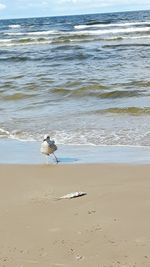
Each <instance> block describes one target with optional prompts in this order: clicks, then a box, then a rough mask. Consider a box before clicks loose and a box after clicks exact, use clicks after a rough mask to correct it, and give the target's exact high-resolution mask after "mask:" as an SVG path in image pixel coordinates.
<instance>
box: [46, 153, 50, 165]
mask: <svg viewBox="0 0 150 267" xmlns="http://www.w3.org/2000/svg"><path fill="white" fill-rule="evenodd" d="M46 163H47V164H48V163H49V162H48V155H46Z"/></svg>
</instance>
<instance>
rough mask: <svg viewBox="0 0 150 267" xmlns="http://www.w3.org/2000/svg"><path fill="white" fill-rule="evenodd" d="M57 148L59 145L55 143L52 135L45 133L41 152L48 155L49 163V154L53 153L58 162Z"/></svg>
mask: <svg viewBox="0 0 150 267" xmlns="http://www.w3.org/2000/svg"><path fill="white" fill-rule="evenodd" d="M56 150H57V146H56V145H55V141H54V140H51V139H50V136H49V135H48V134H45V135H44V139H43V142H42V144H41V149H40V151H41V153H42V154H44V155H46V156H47V163H48V156H49V155H50V154H53V156H54V157H55V160H56V163H58V162H59V160H58V159H57V157H56V156H55V154H54V152H55V151H56Z"/></svg>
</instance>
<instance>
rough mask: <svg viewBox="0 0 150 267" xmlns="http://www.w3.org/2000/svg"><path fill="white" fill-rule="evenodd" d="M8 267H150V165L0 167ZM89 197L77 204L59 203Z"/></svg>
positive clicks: (2, 261) (1, 243) (0, 227)
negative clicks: (73, 194)
mask: <svg viewBox="0 0 150 267" xmlns="http://www.w3.org/2000/svg"><path fill="white" fill-rule="evenodd" d="M0 173H1V175H0V183H1V187H0V195H1V201H0V218H1V224H0V232H1V240H0V247H1V257H0V265H2V266H7V267H11V266H25V267H32V266H37V267H41V266H43V267H54V266H64V267H69V266H72V267H76V266H82V267H91V266H95V267H96V266H105V267H110V266H112V267H122V266H125V267H133V266H136V267H141V266H142V267H148V266H149V265H150V257H149V251H150V232H149V225H150V213H149V207H150V202H149V188H150V179H149V173H150V165H131V164H72V165H71V164H68V165H36V164H35V165H31V164H30V165H20V164H12V165H10V164H6V165H5V164H4V165H2V164H1V165H0ZM76 191H83V192H86V193H87V195H85V196H83V197H79V198H74V199H71V200H70V199H61V200H59V201H57V199H58V198H59V197H61V196H63V195H65V194H68V193H71V192H76Z"/></svg>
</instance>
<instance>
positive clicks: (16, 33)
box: [5, 30, 60, 36]
mask: <svg viewBox="0 0 150 267" xmlns="http://www.w3.org/2000/svg"><path fill="white" fill-rule="evenodd" d="M59 33H60V32H59V31H55V30H51V31H39V32H8V33H5V35H8V36H11V35H12V36H20V35H25V36H28V35H29V36H31V35H37V36H40V35H51V34H54V35H55V34H59Z"/></svg>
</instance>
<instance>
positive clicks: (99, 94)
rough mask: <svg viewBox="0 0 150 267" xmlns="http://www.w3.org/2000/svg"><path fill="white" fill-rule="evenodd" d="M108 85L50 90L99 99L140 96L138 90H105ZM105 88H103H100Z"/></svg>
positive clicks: (67, 95)
mask: <svg viewBox="0 0 150 267" xmlns="http://www.w3.org/2000/svg"><path fill="white" fill-rule="evenodd" d="M107 88H108V87H101V86H99V89H98V88H97V87H96V88H94V86H92V87H91V86H85V87H80V88H78V89H75V90H72V89H67V88H53V89H52V90H51V92H52V93H54V94H59V95H63V96H65V97H72V98H73V97H96V98H101V99H115V98H130V97H137V96H141V94H142V92H141V91H139V90H107ZM101 89H105V90H101Z"/></svg>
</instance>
